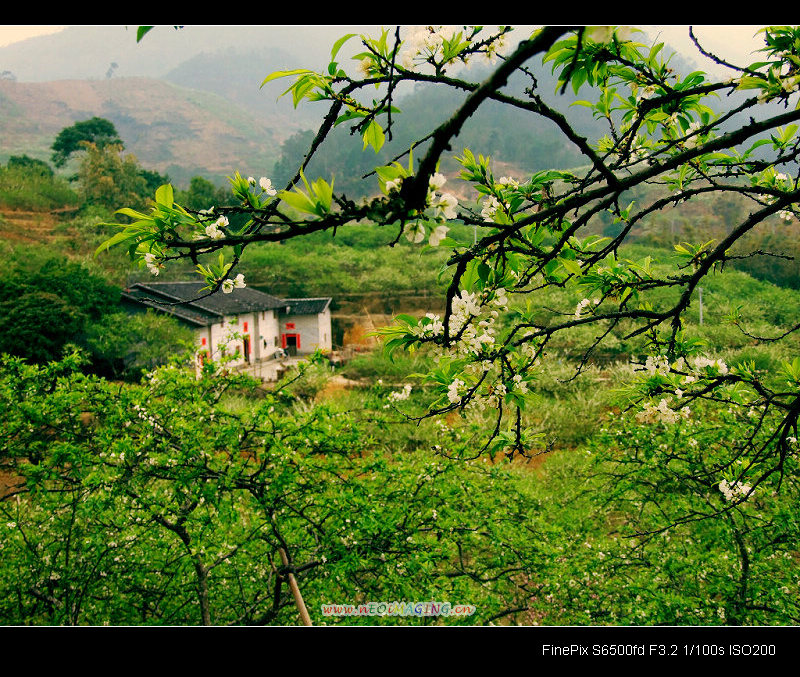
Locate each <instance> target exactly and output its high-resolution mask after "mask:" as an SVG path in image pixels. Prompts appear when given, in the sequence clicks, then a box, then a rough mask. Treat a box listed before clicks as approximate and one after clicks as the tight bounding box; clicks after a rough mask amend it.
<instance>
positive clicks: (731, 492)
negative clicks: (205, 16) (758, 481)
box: [719, 480, 753, 503]
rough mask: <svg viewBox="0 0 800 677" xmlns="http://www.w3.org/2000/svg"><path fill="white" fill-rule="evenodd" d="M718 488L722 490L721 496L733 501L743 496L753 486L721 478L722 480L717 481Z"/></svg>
mask: <svg viewBox="0 0 800 677" xmlns="http://www.w3.org/2000/svg"><path fill="white" fill-rule="evenodd" d="M719 490H720V491H721V492H722V494H723V496H725V500H727V501H730V502H731V503H733V502H734V501H739V500H741V499H742V498H745V497H746V496H747V495H748V494H749V493H750V492H751V491H752V490H753V487H751V486H750V485H749V484H745V483H744V482H737V481H735V482H728V480H722V482H720V483H719Z"/></svg>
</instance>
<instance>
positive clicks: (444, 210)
mask: <svg viewBox="0 0 800 677" xmlns="http://www.w3.org/2000/svg"><path fill="white" fill-rule="evenodd" d="M446 182H447V178H446V177H445V176H444V174H440V173H439V172H436V173H435V174H434V175H433V176H431V178H430V180H429V181H428V196H427V200H426V206H427V207H429V208H431V209H433V218H434V219H435V220H436V221H438V222H440V223H439V225H437V226H435V227H434V228H433V230H432V231H431V234H430V236H429V238H428V244H430V245H431V247H437V246H439V243H440V242H441V241H442V240H443V239H444V238H445V237H447V233H448V231H449V230H450V229H449V228H448V227H447V226H445V225H444V224H443V223H442V222H444V221H449V220H450V219H455V218H457V217H458V214H457V212H456V207H458V198H456V197H455V195H452V194H451V193H444V192H441V193H437V192H436V191H437V190H439V189H441V187H442V186H443V185H444V184H445V183H446ZM401 183H402V178H397V179H394V180H393V181H387V182H386V191H387V192H388V193H389V194H391V193H393V192H396V191H398V190H399V189H400V185H401ZM426 234H427V233H426V230H425V224H423V223H422V221H416V222H414V223H413V224H411V226H410V227H409V229H408V230H407V231H406V239H407V240H408V241H409V242H413V243H414V244H419V243H420V242H422V241H423V240H424V239H425V236H426Z"/></svg>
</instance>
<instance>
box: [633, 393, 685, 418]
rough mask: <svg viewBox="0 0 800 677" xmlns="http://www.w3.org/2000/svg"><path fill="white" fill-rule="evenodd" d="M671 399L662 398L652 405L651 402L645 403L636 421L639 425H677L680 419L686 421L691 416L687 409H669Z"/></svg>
mask: <svg viewBox="0 0 800 677" xmlns="http://www.w3.org/2000/svg"><path fill="white" fill-rule="evenodd" d="M671 402H672V398H669V399H667V398H662V399H661V401H660V402H659V403H658V404H657V405H654V404H653V403H652V402H646V403H645V405H644V409H642V411H640V412H639V413H637V414H636V420H637V421H639V423H668V424H672V423H677V422H678V421H680V420H681V419H688V418H689V416H690V415H691V412H690V410H689V407H683V408H682V409H680V410H676V409H673V408H672V407H670V403H671Z"/></svg>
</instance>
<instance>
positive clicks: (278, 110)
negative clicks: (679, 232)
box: [0, 26, 766, 196]
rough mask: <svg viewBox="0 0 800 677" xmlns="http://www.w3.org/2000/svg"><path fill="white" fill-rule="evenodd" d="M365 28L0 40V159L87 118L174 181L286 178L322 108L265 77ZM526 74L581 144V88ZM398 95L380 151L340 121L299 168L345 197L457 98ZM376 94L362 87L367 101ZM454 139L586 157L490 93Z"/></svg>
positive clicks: (36, 146)
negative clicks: (330, 178) (330, 181)
mask: <svg viewBox="0 0 800 677" xmlns="http://www.w3.org/2000/svg"><path fill="white" fill-rule="evenodd" d="M372 29H374V27H368V26H361V27H347V26H290V27H286V26H283V27H281V26H259V27H235V26H202V27H187V28H184V29H181V30H178V31H175V30H173V29H172V28H170V27H158V28H157V29H155V30H153V31H151V32H150V33H148V34H147V36H146V37H145V38H144V39H143V40H142V41H141V42H140V43H138V44H137V43H136V39H135V27H131V28H127V29H126V28H125V27H123V26H117V27H113V26H111V27H108V26H106V27H102V26H74V27H69V28H67V29H65V30H64V31H62V32H60V33H56V34H52V35H47V36H42V37H38V38H31V39H29V40H25V41H23V42H21V43H16V44H13V45H10V46H7V47H4V48H0V71H3V70H7V71H10V72H11V73H12V74H13V76H14V77H15V78H16V81H9V80H0V162H4V161H5V160H7V158H8V157H9V156H10V155H18V154H23V153H25V154H28V155H31V156H33V157H37V158H39V159H43V160H49V156H50V150H49V146H50V145H51V144H52V141H53V139H54V138H55V136H56V135H57V134H58V132H59V131H60V130H61V129H63V128H64V127H66V126H69V125H71V124H74V122H76V121H79V120H85V119H88V118H90V117H92V116H95V115H97V116H100V117H104V118H107V119H109V120H110V121H111V122H113V123H114V125H115V126H116V128H117V130H118V131H119V133H120V136H121V138H122V139H123V141H124V142H125V145H126V150H128V151H130V152H132V153H134V154H135V155H136V156H137V158H138V159H139V161H140V162H141V164H142V166H143V167H145V168H148V169H154V170H157V171H159V172H161V173H166V174H168V175H169V176H170V178H171V180H172V181H173V182H174V183H175V184H176V185H186V184H188V180H189V178H191V176H194V175H201V176H204V177H206V178H209V179H211V180H212V181H214V182H215V183H217V184H219V185H221V184H223V183H224V182H225V178H224V177H225V176H229V175H231V174H232V173H233V172H235V171H241V172H242V173H244V174H245V175H247V174H253V175H256V174H258V175H265V174H270V173H271V172H273V168H274V170H275V171H276V172H277V174H276V178H277V179H278V181H280V180H281V179H283V178H288V176H290V175H291V174H293V173H294V170H295V169H296V166H297V163H299V162H300V161H301V160H302V156H303V154H304V153H305V151H306V150H307V148H308V145H307V143H308V142H310V138H311V136H312V132H311V131H309V130H312V129H316V127H317V126H318V124H319V122H320V121H321V119H322V117H323V115H324V114H325V113H326V112H327V109H328V104H327V103H326V102H320V103H310V102H307V101H304V102H302V103H301V104H300V105H299V106H298V108H297V109H295V108H294V107H293V105H292V101H291V96H290V95H287V96H284V97H280V95H281V93H282V92H284V91H285V90H286V88H287V87H288V86H289V85H290V84H291V81H292V79H291V78H287V79H278V80H275V81H272V82H270V83H268V84H267V85H266V86H264V87H263V88H261V86H260V85H261V82H262V81H263V79H264V77H266V75H268V74H269V73H271V72H274V71H276V70H286V69H293V68H298V67H309V68H318V69H324V68H325V67H326V65H327V62H328V61H329V58H330V47H331V45H332V44H333V42H335V40H336V39H337V38H338V37H340V36H341V35H342V34H344V33H346V32H358V31H370V30H372ZM356 48H357V40H355V39H354V40H352V41H350V42H349V43H347V44H346V46H345V47H344V48H343V49H342V51H341V53H340V55H339V56H338V57H337V58H338V60H339V61H340V62H342V63H344V62H346V61H347V58H348V55H352V54H353V53H354V52H353V50H355V49H356ZM348 49H349V50H350V51H349V52H348ZM670 65H671V66H672V67H673V68H675V69H676V70H678V71H680V72H688V71H691V70H694V68H695V65H694V63H693V62H691V61H690V60H688V59H686V58H684V57H683V56H682V55H677V54H676V55H675V56H674V57H673V60H672V62H671V64H670ZM530 70H531V72H532V73H533V74H534V75H535V77H536V80H537V83H538V91H539V92H540V93H541V95H542V97H543V99H544V100H545V101H547V102H548V103H549V104H551V105H554V106H555V107H556V108H557V109H558V110H560V111H562V112H564V113H565V114H566V115H567V116H568V118H569V119H570V121H571V122H572V123H573V125H574V128H575V130H576V131H577V132H578V133H579V134H581V135H584V136H588V137H589V138H590V139H591V138H598V137H599V136H602V135H603V134H605V133H606V132H607V128H606V126H605V124H604V123H602V122H601V121H598V120H596V119H594V118H593V117H592V115H591V111H590V110H589V109H588V108H585V107H582V106H574V105H571V104H573V103H574V102H575V101H576V100H578V99H582V98H586V96H587V92H586V88H583V89H582V90H580V91H579V92H578V95H575V94H574V93H573V92H572V89H571V88H568V89H567V91H566V92H565V94H564V95H560V94H556V93H555V79H554V77H553V75H552V73H551V68H550V65H549V64H548V65H542V64H541V63H539V64H531V65H530ZM488 73H489V70H488V68H486V67H480V66H474V67H470V68H462V69H460V70H459V71H458V73H457V77H460V78H464V79H466V80H471V81H475V82H480V81H481V80H482V79H483V78H484V77H486V76H487V75H488ZM528 85H530V80H528V79H527V78H525V77H524V76H521V75H519V74H517V75H515V76H514V77H513V78H512V79H511V80H510V82H509V86H508V88H507V89H508V91H509V92H510V93H516V95H517V96H520V97H521V98H524V95H523V94H522V91H523V89H524V88H525V87H526V86H528ZM396 94H397V98H396V101H395V103H396V105H397V106H398V108H400V109H401V111H402V114H400V115H397V116H396V117H395V123H394V127H393V130H392V131H393V133H392V136H393V138H394V140H393V142H391V143H387V145H386V147H385V149H384V150H383V151H382V152H381V153H380V154H378V155H377V156H376V155H375V153H374V152H372V151H371V150H369V149H368V150H367V151H363V150H362V146H363V144H362V141H361V139H360V138H359V137H358V135H355V136H353V135H351V134H350V125H348V124H344V125H340V126H339V127H337V128H336V130H335V131H334V132H333V133H332V135H331V138H330V140H329V142H328V143H326V144H323V147H322V148H321V149H320V152H319V156H318V157H317V158H315V160H314V162H313V163H312V165H311V167H310V168H309V172H310V173H315V172H316V173H319V174H321V175H332V174H335V175H337V184H336V185H337V187H338V188H340V189H347V190H348V191H349V192H350V193H351V194H354V193H357V191H358V190H359V188H358V187H357V184H358V181H357V177H358V176H361V175H363V174H365V173H367V172H369V171H370V170H371V169H372V168H373V167H374V166H376V165H377V164H380V163H382V162H389V161H390V160H391V159H392V158H393V157H394V156H395V155H397V154H399V153H402V152H404V151H406V150H408V147H409V145H410V144H411V143H413V142H414V141H416V140H417V139H419V138H422V137H423V136H425V134H427V133H428V132H429V131H430V129H432V128H433V127H435V126H436V125H438V124H440V123H441V122H443V121H444V120H445V119H446V118H447V117H448V116H449V115H450V114H451V113H452V111H453V110H454V109H455V107H457V106H458V105H459V103H460V102H461V101H463V99H464V98H465V96H466V93H464V92H459V91H454V90H452V89H451V88H447V87H434V86H431V85H417V86H407V87H405V88H403V89H400V90H398V92H396ZM739 94H741V93H737V96H738V95H739ZM377 95H378V94H377V93H376V91H375V90H374V89H371V90H370V91H369V92H365V100H367V99H368V98H370V97H375V96H377ZM765 112H766V107H765ZM289 141H291V142H292V143H288V142H289ZM456 141H457V143H456V144H454V148H453V154H457V153H460V152H461V150H462V149H463V147H465V146H466V147H470V148H472V149H473V150H474V151H475V152H476V153H482V154H485V155H491V156H492V157H493V158H494V159H495V160H497V161H502V162H503V163H505V165H506V166H508V167H510V168H512V169H513V168H516V169H517V170H518V171H519V172H521V173H525V172H530V171H536V170H538V169H543V168H546V167H555V168H562V169H563V168H570V167H575V166H576V165H579V164H585V158H583V157H582V156H581V155H580V154H579V152H578V150H577V148H576V147H575V146H574V145H573V144H571V143H570V142H569V141H567V140H566V138H565V137H564V136H563V135H562V134H561V133H560V132H559V131H558V130H557V128H556V127H555V125H554V124H553V123H552V122H550V121H547V120H544V119H542V118H540V117H538V116H534V115H531V114H529V113H527V112H525V111H522V110H518V109H510V108H509V107H507V106H502V105H500V104H494V103H492V102H489V103H488V104H487V105H486V106H484V107H482V108H481V109H480V110H479V111H478V113H477V114H476V115H475V116H473V117H472V118H471V119H470V120H468V121H467V124H465V126H464V128H463V130H462V132H461V134H460V135H459V137H458V138H457V140H456ZM423 148H424V146H423ZM420 152H421V149H418V150H415V155H416V156H417V157H419V153H420ZM453 154H451V156H450V161H449V162H445V165H446V167H445V169H449V171H450V172H454V171H457V168H456V167H455V164H454V163H453V161H452V155H453ZM282 155H283V157H282ZM354 177H355V179H354ZM354 196H355V195H354Z"/></svg>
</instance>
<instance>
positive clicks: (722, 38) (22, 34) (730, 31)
mask: <svg viewBox="0 0 800 677" xmlns="http://www.w3.org/2000/svg"><path fill="white" fill-rule="evenodd" d="M63 28H65V26H0V47H2V46H4V45H9V44H11V43H13V42H18V41H19V40H25V39H26V38H30V37H34V36H36V35H46V34H48V33H54V32H56V31H59V30H61V29H63ZM642 28H643V29H645V30H647V32H648V34H649V35H651V36H652V37H653V38H654V39H655V38H656V36H657V35H659V34H660V37H659V38H658V39H659V40H663V41H664V42H667V43H668V44H670V45H671V46H672V47H674V48H675V49H676V50H677V51H679V52H683V53H685V54H693V53H694V54H696V49H695V47H694V45H693V44H692V43H691V40H690V38H689V30H688V26H684V25H681V26H678V25H667V26H642ZM757 29H758V26H751V25H715V26H706V25H704V26H695V34H696V35H697V37H698V39H699V40H700V42H701V44H702V45H703V47H704V48H705V49H706V50H708V51H710V52H712V53H714V54H716V55H717V56H719V57H722V58H725V59H728V60H731V61H732V62H733V63H736V64H738V65H747V64H748V63H750V62H751V61H755V60H756V57H754V56H753V55H752V51H753V50H754V49H757V48H758V47H761V46H762V45H763V41H762V42H759V41H758V39H756V38H755V37H754V33H755V32H756V30H757ZM695 60H696V61H697V62H698V66H700V67H701V68H704V69H706V68H707V69H708V70H712V68H716V67H714V66H713V65H712V64H711V63H710V62H708V61H707V60H705V59H704V58H703V57H702V56H700V55H698V56H697V57H696V58H695ZM714 72H728V71H727V69H722V71H720V70H715V71H714Z"/></svg>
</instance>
